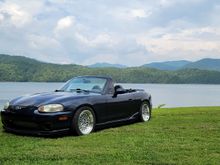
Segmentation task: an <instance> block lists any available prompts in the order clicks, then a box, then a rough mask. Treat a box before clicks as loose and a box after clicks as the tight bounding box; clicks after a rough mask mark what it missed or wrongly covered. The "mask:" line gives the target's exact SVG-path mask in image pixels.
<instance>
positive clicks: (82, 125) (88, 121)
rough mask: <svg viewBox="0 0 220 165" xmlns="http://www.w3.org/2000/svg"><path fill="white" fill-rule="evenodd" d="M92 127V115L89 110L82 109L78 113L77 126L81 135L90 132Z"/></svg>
mask: <svg viewBox="0 0 220 165" xmlns="http://www.w3.org/2000/svg"><path fill="white" fill-rule="evenodd" d="M93 127H94V116H93V114H92V112H91V111H90V110H83V111H82V112H81V113H80V114H79V118H78V128H79V130H80V132H81V133H82V134H83V135H86V134H89V133H90V132H92V130H93Z"/></svg>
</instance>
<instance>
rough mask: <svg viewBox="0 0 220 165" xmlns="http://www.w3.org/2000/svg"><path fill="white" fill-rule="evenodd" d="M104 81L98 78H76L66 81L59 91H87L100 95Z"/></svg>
mask: <svg viewBox="0 0 220 165" xmlns="http://www.w3.org/2000/svg"><path fill="white" fill-rule="evenodd" d="M106 81H107V80H106V79H105V78H98V77H76V78H73V79H71V80H69V81H67V82H66V83H65V84H64V86H63V87H62V88H61V89H60V91H64V92H74V91H88V92H95V93H101V92H102V91H103V89H104V87H105V84H106Z"/></svg>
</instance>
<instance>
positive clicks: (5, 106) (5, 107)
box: [3, 101, 9, 110]
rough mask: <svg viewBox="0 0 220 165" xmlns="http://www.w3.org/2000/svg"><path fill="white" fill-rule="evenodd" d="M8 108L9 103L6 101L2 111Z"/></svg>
mask: <svg viewBox="0 0 220 165" xmlns="http://www.w3.org/2000/svg"><path fill="white" fill-rule="evenodd" d="M8 107H9V101H7V102H6V103H5V105H4V107H3V109H4V110H6V109H8Z"/></svg>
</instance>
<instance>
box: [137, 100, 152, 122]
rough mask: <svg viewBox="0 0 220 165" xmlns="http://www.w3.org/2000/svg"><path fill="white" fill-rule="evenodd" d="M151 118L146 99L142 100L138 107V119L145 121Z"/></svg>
mask: <svg viewBox="0 0 220 165" xmlns="http://www.w3.org/2000/svg"><path fill="white" fill-rule="evenodd" d="M150 119H151V108H150V106H149V103H148V102H147V101H144V102H143V103H142V104H141V107H140V121H141V122H147V121H149V120H150Z"/></svg>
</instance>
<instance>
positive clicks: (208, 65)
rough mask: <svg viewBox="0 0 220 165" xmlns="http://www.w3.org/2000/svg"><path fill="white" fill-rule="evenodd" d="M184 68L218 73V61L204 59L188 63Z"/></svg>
mask: <svg viewBox="0 0 220 165" xmlns="http://www.w3.org/2000/svg"><path fill="white" fill-rule="evenodd" d="M184 68H196V69H202V70H216V71H220V59H211V58H205V59H202V60H199V61H196V62H192V63H189V64H187V65H185V66H184Z"/></svg>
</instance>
